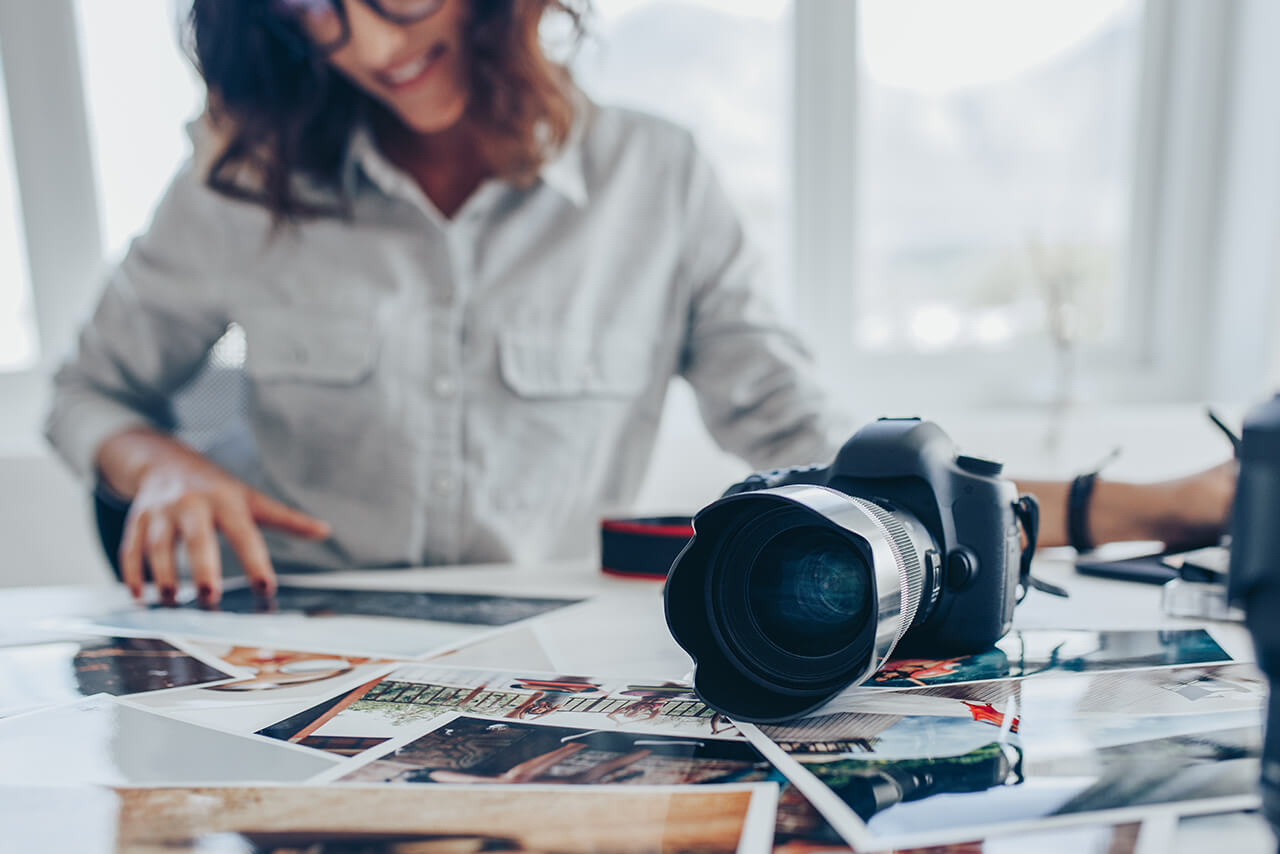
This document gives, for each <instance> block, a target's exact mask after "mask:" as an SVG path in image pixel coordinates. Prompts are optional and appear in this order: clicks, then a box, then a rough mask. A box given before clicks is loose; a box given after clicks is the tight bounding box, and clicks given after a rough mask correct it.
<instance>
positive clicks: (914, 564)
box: [850, 496, 924, 663]
mask: <svg viewBox="0 0 1280 854" xmlns="http://www.w3.org/2000/svg"><path fill="white" fill-rule="evenodd" d="M850 499H851V500H852V501H853V502H854V503H855V504H857V505H858V506H859V507H861V508H862V509H863V510H865V511H866V512H867V514H868V515H870V516H871V518H872V519H873V520H874V521H875V522H876V523H877V524H878V525H879V526H880V527H881V528H882V529H883V530H884V535H885V540H886V541H887V542H888V544H889V551H890V552H892V553H893V560H894V562H895V563H896V564H897V568H898V579H899V581H900V582H901V584H902V614H901V617H900V619H901V623H900V624H899V626H898V636H897V638H896V639H895V640H894V645H895V646H896V645H897V643H898V641H900V640H902V636H903V635H904V634H906V632H907V629H909V628H911V624H912V623H913V622H915V618H916V610H917V609H918V608H919V607H920V596H921V594H922V593H923V592H924V567H923V566H922V565H921V563H920V555H919V553H918V551H917V549H916V546H915V543H914V542H913V541H912V539H911V534H910V533H909V532H908V531H907V529H906V526H904V525H903V524H902V522H901V521H900V520H899V519H898V517H897V516H895V515H894V514H893V513H890V512H889V511H888V510H885V509H884V508H883V507H881V506H880V505H879V504H876V503H874V502H871V501H867V500H866V499H863V498H858V497H857V496H850ZM882 663H883V662H882Z"/></svg>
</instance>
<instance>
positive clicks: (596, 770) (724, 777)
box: [335, 715, 781, 786]
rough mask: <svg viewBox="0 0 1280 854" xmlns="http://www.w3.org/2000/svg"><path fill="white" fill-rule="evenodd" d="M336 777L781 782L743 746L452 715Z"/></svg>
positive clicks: (385, 780) (726, 741) (444, 780)
mask: <svg viewBox="0 0 1280 854" xmlns="http://www.w3.org/2000/svg"><path fill="white" fill-rule="evenodd" d="M354 762H355V763H356V765H357V766H358V767H353V768H350V769H346V770H345V771H343V770H342V769H339V770H337V771H335V774H336V775H337V776H336V779H337V780H338V781H339V782H359V783H552V784H558V785H566V784H577V785H585V784H629V785H663V786H670V785H683V784H695V783H696V784H702V783H749V782H761V781H780V780H781V778H780V777H779V776H778V775H777V772H776V771H774V769H773V767H772V766H771V765H770V764H769V763H768V762H767V761H765V759H764V758H763V757H762V756H761V755H760V754H759V753H758V752H757V751H756V749H755V748H754V747H752V746H751V744H750V743H748V742H747V741H745V740H741V739H712V738H693V737H689V738H680V737H675V736H663V735H655V734H649V733H636V732H617V731H614V732H602V731H599V730H589V729H580V728H574V727H562V726H553V725H551V724H545V723H529V722H522V721H514V720H506V719H497V718H480V717H472V716H468V715H457V716H453V717H450V718H447V719H445V720H443V721H442V722H440V723H439V724H438V725H437V726H436V728H435V729H433V730H431V731H430V732H427V733H424V734H422V735H420V736H417V737H414V738H412V740H410V741H408V742H407V743H402V744H400V745H399V746H398V747H395V748H392V749H390V750H388V751H386V752H384V753H381V754H379V755H376V756H374V757H372V758H369V759H357V760H354Z"/></svg>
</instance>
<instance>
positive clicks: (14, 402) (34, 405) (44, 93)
mask: <svg viewBox="0 0 1280 854" xmlns="http://www.w3.org/2000/svg"><path fill="white" fill-rule="evenodd" d="M0 59H2V60H3V63H4V81H5V87H6V92H7V95H8V103H9V127H10V132H11V136H12V142H13V161H14V171H15V178H16V186H17V190H18V195H19V210H20V216H21V217H22V222H23V232H24V234H25V237H26V250H27V268H28V270H29V271H30V284H31V297H32V303H33V306H34V309H35V318H36V333H37V345H38V348H39V349H38V352H37V354H36V359H35V361H34V364H33V365H32V366H31V367H30V368H27V369H24V370H17V371H12V372H5V373H0V399H3V400H5V401H6V403H7V405H6V406H4V407H2V408H0V411H2V412H3V415H0V439H3V440H4V443H5V445H14V446H16V447H17V448H18V449H28V448H29V447H30V446H31V445H32V444H38V442H39V439H38V437H39V435H40V424H41V421H42V419H43V415H44V410H45V406H46V405H47V400H48V395H49V389H48V386H49V380H48V377H49V376H50V374H51V373H52V371H53V370H54V369H55V368H56V365H57V361H58V359H59V358H60V357H61V356H62V354H64V353H66V352H67V350H68V348H69V347H70V345H71V342H72V341H73V340H74V337H75V335H76V331H77V328H78V326H79V323H80V321H81V319H82V317H83V316H84V315H85V314H86V312H87V311H88V307H89V306H91V305H92V299H93V295H94V294H95V293H96V292H97V290H98V288H99V286H100V279H101V275H102V268H103V258H102V239H101V232H100V228H99V223H98V205H97V187H96V184H95V181H94V173H93V161H92V153H91V150H90V140H89V128H88V119H87V112H86V104H85V98H84V84H83V80H84V78H83V72H82V68H81V61H80V46H79V39H78V38H77V36H76V22H75V8H74V6H73V0H40V2H38V3H0Z"/></svg>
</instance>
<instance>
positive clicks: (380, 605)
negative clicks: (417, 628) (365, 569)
mask: <svg viewBox="0 0 1280 854" xmlns="http://www.w3.org/2000/svg"><path fill="white" fill-rule="evenodd" d="M581 601H582V600H581V599H550V598H546V599H544V598H534V597H530V596H495V595H492V594H488V593H426V592H419V591H408V590H358V589H347V590H335V589H328V588H323V587H290V586H288V585H282V586H281V587H280V588H279V589H278V590H276V595H275V596H273V597H272V598H271V599H269V600H263V599H261V598H259V597H258V596H256V595H255V594H254V593H253V591H252V590H250V589H249V588H248V587H237V588H234V589H231V590H228V591H227V592H226V594H225V595H224V596H223V597H222V601H221V602H220V603H219V605H218V610H220V611H224V612H227V613H234V614H305V615H306V616H308V617H334V616H361V617H395V618H397V619H401V620H429V621H431V622H436V623H464V624H466V625H473V626H505V625H509V624H511V623H516V622H519V621H520V620H527V619H529V618H530V617H536V616H538V615H540V614H545V613H547V612H548V611H555V610H558V609H560V608H563V607H565V606H567V605H576V604H577V603H578V602H581ZM185 607H188V608H198V607H200V606H199V605H197V604H195V603H188V604H187V605H186V606H185Z"/></svg>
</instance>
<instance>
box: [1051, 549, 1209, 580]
mask: <svg viewBox="0 0 1280 854" xmlns="http://www.w3.org/2000/svg"><path fill="white" fill-rule="evenodd" d="M1226 555H1227V551H1226V549H1225V548H1224V547H1222V546H1209V547H1207V548H1202V549H1192V550H1190V551H1180V552H1160V553H1158V554H1149V555H1138V556H1136V557H1129V558H1121V559H1118V560H1100V559H1097V558H1082V559H1077V560H1076V572H1078V573H1080V574H1081V575H1094V576H1097V577H1099V578H1114V579H1117V580H1120V581H1138V582H1141V583H1143V584H1166V583H1168V582H1170V581H1172V580H1173V579H1175V578H1181V579H1183V580H1184V581H1195V582H1197V583H1201V584H1207V583H1221V582H1222V581H1223V580H1224V579H1225V577H1226Z"/></svg>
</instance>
